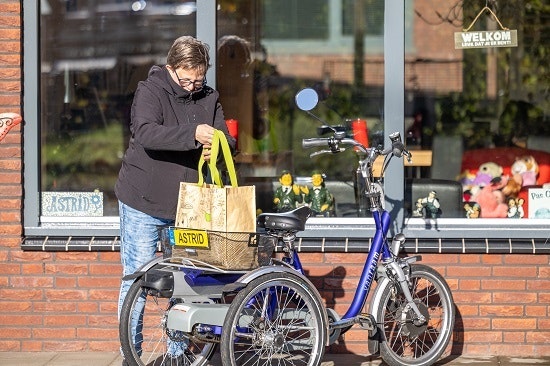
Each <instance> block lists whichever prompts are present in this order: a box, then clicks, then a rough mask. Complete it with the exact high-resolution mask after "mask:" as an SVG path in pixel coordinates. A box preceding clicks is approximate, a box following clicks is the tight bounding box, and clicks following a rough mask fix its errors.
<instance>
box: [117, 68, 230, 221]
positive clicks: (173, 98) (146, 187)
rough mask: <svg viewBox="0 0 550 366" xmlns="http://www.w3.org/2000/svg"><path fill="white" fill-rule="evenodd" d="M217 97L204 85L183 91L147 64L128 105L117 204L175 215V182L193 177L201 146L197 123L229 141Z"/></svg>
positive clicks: (195, 177) (160, 70)
mask: <svg viewBox="0 0 550 366" xmlns="http://www.w3.org/2000/svg"><path fill="white" fill-rule="evenodd" d="M218 97H219V94H218V92H217V91H215V90H214V89H212V88H210V87H208V86H205V87H204V88H203V89H202V90H200V91H198V92H191V93H190V92H188V91H185V90H183V88H181V87H180V86H179V85H178V84H177V83H176V82H174V80H173V79H172V78H171V77H170V75H169V73H168V70H167V69H166V67H159V66H153V67H152V68H151V70H150V71H149V76H148V78H147V80H145V81H141V82H139V84H138V87H137V90H136V93H135V95H134V100H133V103H132V112H131V121H130V141H129V146H128V149H127V150H126V153H125V154H124V158H123V161H122V167H121V169H120V172H119V175H118V180H117V182H116V184H115V193H116V196H117V198H118V199H119V200H120V201H121V202H123V203H125V204H126V205H128V206H130V207H132V208H134V209H136V210H139V211H141V212H144V213H146V214H148V215H151V216H154V217H159V218H163V219H174V218H175V217H176V206H177V201H178V192H179V184H180V182H182V181H183V182H197V181H198V171H197V165H198V161H199V158H200V155H201V150H202V146H201V144H200V143H199V142H198V141H196V140H195V130H196V128H197V126H198V125H199V124H203V123H206V124H209V125H212V126H214V128H216V129H218V130H222V131H223V132H224V133H225V135H226V136H227V140H228V142H229V143H230V145H232V148H233V147H234V145H235V140H234V139H233V138H231V137H230V136H229V134H228V131H227V126H226V124H225V119H224V115H223V110H222V107H221V104H220V103H219V101H218Z"/></svg>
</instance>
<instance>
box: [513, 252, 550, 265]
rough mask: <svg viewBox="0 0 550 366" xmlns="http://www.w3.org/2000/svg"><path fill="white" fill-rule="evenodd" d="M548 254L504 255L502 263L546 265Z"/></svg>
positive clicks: (549, 257) (549, 258)
mask: <svg viewBox="0 0 550 366" xmlns="http://www.w3.org/2000/svg"><path fill="white" fill-rule="evenodd" d="M549 260H550V256H548V255H526V254H522V255H506V256H504V263H506V264H524V265H527V266H533V265H537V264H538V265H548V262H549Z"/></svg>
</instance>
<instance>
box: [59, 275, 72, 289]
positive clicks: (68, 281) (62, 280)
mask: <svg viewBox="0 0 550 366" xmlns="http://www.w3.org/2000/svg"><path fill="white" fill-rule="evenodd" d="M55 287H56V288H74V287H76V277H56V278H55Z"/></svg>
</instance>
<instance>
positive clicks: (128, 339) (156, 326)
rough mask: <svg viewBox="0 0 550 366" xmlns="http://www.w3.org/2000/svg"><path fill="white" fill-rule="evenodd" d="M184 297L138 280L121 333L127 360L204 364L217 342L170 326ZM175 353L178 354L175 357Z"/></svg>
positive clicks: (133, 364)
mask: <svg viewBox="0 0 550 366" xmlns="http://www.w3.org/2000/svg"><path fill="white" fill-rule="evenodd" d="M180 301H182V300H180V299H174V298H172V299H169V298H165V297H160V296H159V294H158V292H157V291H154V290H151V289H149V288H147V287H143V282H142V281H141V280H140V279H138V280H136V281H135V282H134V283H133V284H132V286H131V287H130V289H129V290H128V294H127V295H126V298H125V300H124V304H123V305H122V309H121V312H120V324H119V335H120V344H121V348H122V353H123V355H124V360H125V362H126V363H127V364H128V365H130V366H144V365H171V366H183V365H185V366H190V365H191V366H204V365H206V364H208V361H209V360H210V358H211V357H212V355H213V353H214V351H215V349H216V344H215V343H202V342H197V341H195V340H193V338H190V337H189V335H188V334H186V333H183V332H181V331H177V330H170V329H167V328H166V316H167V314H168V311H169V310H170V308H171V307H172V306H174V305H175V304H176V303H177V302H180ZM172 356H175V357H172Z"/></svg>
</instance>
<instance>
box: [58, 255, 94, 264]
mask: <svg viewBox="0 0 550 366" xmlns="http://www.w3.org/2000/svg"><path fill="white" fill-rule="evenodd" d="M55 257H56V259H57V260H59V261H74V262H76V263H84V262H93V261H96V260H97V257H98V254H97V253H94V252H91V253H89V252H58V253H56V256H55Z"/></svg>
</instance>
